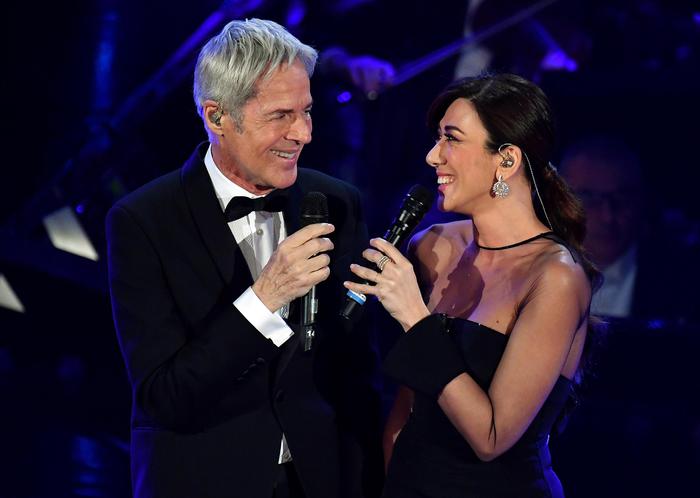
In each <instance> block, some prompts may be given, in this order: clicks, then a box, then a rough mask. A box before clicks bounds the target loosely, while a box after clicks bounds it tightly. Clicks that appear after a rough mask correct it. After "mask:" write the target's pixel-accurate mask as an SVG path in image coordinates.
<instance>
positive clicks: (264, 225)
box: [204, 146, 294, 463]
mask: <svg viewBox="0 0 700 498" xmlns="http://www.w3.org/2000/svg"><path fill="white" fill-rule="evenodd" d="M204 164H205V165H206V168H207V172H208V173H209V177H210V178H211V181H212V184H213V185H214V191H215V192H216V198H217V199H218V200H219V205H220V206H221V209H222V210H225V209H226V205H227V204H228V203H229V201H230V200H231V199H232V198H234V197H236V196H243V197H249V198H256V197H261V196H259V195H255V194H252V193H250V192H248V191H247V190H245V189H244V188H243V187H241V186H239V185H236V184H235V183H233V182H232V181H231V180H229V179H228V178H226V176H224V174H223V173H222V172H221V170H219V168H218V167H217V166H216V163H215V162H214V157H213V156H212V153H211V146H209V149H208V150H207V154H206V156H205V157H204ZM228 226H229V228H230V229H231V233H232V234H233V237H234V238H235V239H236V243H237V244H238V246H239V247H240V248H241V252H242V253H243V257H244V258H245V261H246V263H247V264H248V268H249V269H250V273H251V275H252V276H253V280H256V279H257V278H258V277H259V276H260V272H261V271H262V269H263V268H264V267H265V265H266V264H267V262H268V261H269V259H270V256H272V253H273V252H274V250H275V249H276V248H277V246H278V245H279V243H280V242H282V241H283V240H284V238H285V237H286V236H287V231H286V228H285V226H284V217H283V216H282V213H281V212H278V213H268V212H265V211H253V212H251V213H250V214H248V215H247V216H244V217H242V218H239V219H237V220H234V221H232V222H230V223H229V224H228ZM233 305H234V306H235V307H236V308H237V309H238V311H240V312H241V314H242V315H243V316H244V317H245V318H246V320H248V321H249V322H250V323H251V324H252V325H253V326H254V327H255V328H256V329H257V330H258V331H259V332H260V333H261V334H262V335H264V336H265V337H266V338H268V339H270V340H271V341H272V342H273V343H274V344H275V345H276V346H278V347H279V346H281V345H282V344H284V343H285V342H286V341H287V340H288V339H289V338H290V337H292V335H294V332H293V331H292V329H291V328H289V326H288V325H287V323H286V322H285V321H284V318H286V315H287V309H288V307H287V306H283V307H282V308H280V309H279V310H276V311H275V312H274V313H273V312H271V311H270V310H269V309H267V307H266V306H265V305H264V304H263V303H262V301H260V298H258V296H257V295H256V294H255V292H253V289H252V288H251V287H248V288H247V289H246V290H245V291H244V292H243V294H241V295H240V296H239V297H238V298H237V299H236V300H235V301H234V302H233ZM283 317H284V318H283ZM291 459H292V458H291V455H290V453H289V448H288V446H287V441H286V439H285V437H284V435H283V436H282V443H281V448H280V457H279V463H285V462H288V461H291Z"/></svg>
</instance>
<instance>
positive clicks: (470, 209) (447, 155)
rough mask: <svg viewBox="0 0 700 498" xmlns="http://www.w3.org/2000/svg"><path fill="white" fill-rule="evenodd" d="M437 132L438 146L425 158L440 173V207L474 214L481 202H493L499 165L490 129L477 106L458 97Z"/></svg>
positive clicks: (448, 109) (438, 176) (438, 174)
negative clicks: (491, 148)
mask: <svg viewBox="0 0 700 498" xmlns="http://www.w3.org/2000/svg"><path fill="white" fill-rule="evenodd" d="M437 133H438V139H437V141H436V143H435V146H433V148H432V149H430V152H428V155H427V156H426V158H425V159H426V161H427V162H428V164H429V165H430V166H432V167H434V168H435V172H436V173H437V183H438V191H439V195H438V207H439V208H440V210H441V211H454V212H458V213H462V214H473V213H474V210H475V209H478V206H479V205H482V204H486V203H488V202H489V201H491V202H492V198H491V185H492V184H493V179H494V171H495V168H496V166H497V164H498V163H497V160H496V159H495V157H494V156H495V155H494V154H492V153H491V152H489V151H488V150H487V149H486V139H487V133H486V129H484V126H483V125H482V124H481V120H480V119H479V115H478V114H477V112H476V109H474V105H473V104H472V103H471V102H470V101H468V100H466V99H457V100H455V101H454V102H453V103H452V104H451V105H450V107H448V108H447V111H446V112H445V115H444V116H443V117H442V120H440V124H439V129H438V130H437Z"/></svg>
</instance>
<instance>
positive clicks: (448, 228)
mask: <svg viewBox="0 0 700 498" xmlns="http://www.w3.org/2000/svg"><path fill="white" fill-rule="evenodd" d="M473 238H474V235H473V230H472V222H471V220H459V221H451V222H449V223H436V224H434V225H430V226H429V227H428V228H426V229H424V230H421V231H420V232H418V233H416V234H415V235H414V236H413V238H412V239H411V242H410V243H409V250H410V251H411V252H412V253H414V254H417V255H419V254H421V253H422V252H424V251H434V250H436V249H438V250H439V249H441V248H447V247H452V246H454V245H460V246H466V245H468V244H469V243H471V241H472V239H473Z"/></svg>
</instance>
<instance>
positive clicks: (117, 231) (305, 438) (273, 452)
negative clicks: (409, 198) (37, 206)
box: [107, 144, 382, 498]
mask: <svg viewBox="0 0 700 498" xmlns="http://www.w3.org/2000/svg"><path fill="white" fill-rule="evenodd" d="M205 152H206V144H205V145H203V146H200V147H199V148H198V150H197V151H195V153H194V154H193V155H192V157H191V158H190V159H189V160H188V161H187V162H186V163H185V165H184V166H183V167H182V168H181V169H180V170H177V171H174V172H172V173H170V174H167V175H165V176H163V177H161V178H159V179H157V180H155V181H153V182H151V183H149V184H147V185H146V186H144V187H142V188H140V189H138V190H137V191H135V192H133V193H131V194H130V195H128V196H126V197H125V198H123V199H121V200H120V201H118V202H117V203H116V204H115V206H114V207H113V208H112V209H111V210H110V212H109V213H108V215H107V238H108V247H109V279H110V290H111V296H112V306H113V314H114V322H115V326H116V330H117V335H118V338H119V342H120V347H121V350H122V354H123V357H124V360H125V363H126V367H127V370H128V375H129V380H130V383H131V386H132V392H133V410H132V421H131V434H132V439H131V453H132V484H133V489H134V496H135V497H136V498H152V497H163V498H179V497H182V498H207V497H209V498H226V497H231V498H234V497H236V498H258V497H260V498H269V497H270V496H271V494H272V483H273V481H274V478H275V475H276V472H277V466H278V463H277V462H278V457H279V451H280V441H281V438H282V432H283V431H284V434H285V436H286V438H287V441H288V443H289V447H290V450H291V453H292V457H293V460H294V466H295V468H296V470H297V472H298V474H299V476H300V479H301V482H302V484H303V487H304V490H305V492H306V494H307V496H308V497H309V498H333V497H336V496H344V497H345V496H348V497H359V496H363V494H364V495H365V496H371V495H374V494H375V493H377V491H378V488H379V486H380V483H379V481H380V477H379V476H380V475H381V472H382V470H381V455H380V451H379V445H380V435H379V434H380V427H379V422H378V417H375V414H378V412H379V404H378V398H377V397H375V396H374V393H373V391H372V390H371V388H370V381H371V376H372V375H373V371H374V370H373V369H374V365H375V361H374V360H375V355H374V353H373V352H372V350H371V348H370V347H369V340H368V336H369V333H368V330H367V328H366V327H364V326H361V327H357V326H356V327H354V330H353V331H352V333H351V332H350V330H349V326H348V324H346V323H344V322H343V321H342V320H341V319H340V318H338V310H339V307H340V303H341V300H342V299H343V295H344V291H343V287H342V281H343V280H346V279H350V278H352V276H351V274H350V272H349V268H348V267H349V264H350V263H351V262H352V261H353V260H356V261H359V258H360V256H359V254H360V252H361V250H362V248H363V247H364V246H365V245H366V244H367V234H366V227H365V224H364V222H363V219H362V217H361V213H360V205H359V194H358V192H357V190H356V189H355V188H354V187H351V186H350V185H348V184H346V183H343V182H341V181H339V180H336V179H333V178H331V177H329V176H326V175H324V174H321V173H319V172H316V171H312V170H304V169H299V175H298V178H297V181H296V183H295V184H294V185H293V186H292V187H290V189H289V195H290V203H289V207H288V209H287V210H285V212H284V219H285V224H286V227H287V233H288V234H291V233H293V232H295V231H296V230H297V229H298V228H299V208H300V202H301V199H302V197H303V196H304V194H305V193H306V192H308V191H320V192H323V193H325V194H326V196H327V198H328V208H329V213H330V222H331V223H333V224H334V225H335V227H336V230H335V232H334V233H333V234H332V235H331V239H332V240H333V242H334V244H335V248H334V250H333V251H332V252H331V253H330V256H331V265H330V269H331V276H330V277H329V279H328V280H326V281H325V282H323V283H322V284H320V285H319V286H318V287H317V295H318V296H320V298H319V300H320V303H319V308H320V311H319V315H320V316H319V330H318V331H317V335H316V340H315V343H314V347H313V349H312V351H311V352H308V353H304V352H303V351H302V349H301V348H299V345H300V341H299V338H298V335H297V334H295V335H294V336H293V337H292V338H290V339H289V340H288V341H287V342H286V343H285V344H284V345H283V346H282V347H280V348H278V347H277V346H275V345H274V344H273V343H272V342H271V341H270V340H268V339H266V338H265V337H264V336H263V335H262V334H261V333H260V332H258V331H257V330H256V329H255V328H254V327H253V326H252V325H251V324H250V323H249V322H248V321H247V320H246V319H245V318H244V317H243V315H242V314H241V313H240V312H239V311H238V310H237V309H236V308H235V307H234V306H233V304H232V303H233V301H234V300H235V299H236V298H237V297H238V296H239V295H240V294H241V293H242V292H243V291H244V290H245V289H246V288H247V287H248V286H250V285H251V284H252V283H253V280H252V277H251V274H250V271H249V270H248V267H247V265H246V262H245V259H244V258H243V255H242V253H241V251H240V249H239V248H238V246H237V244H236V242H235V239H234V238H233V235H232V234H231V231H230V229H229V227H228V226H227V223H226V221H225V219H224V214H223V212H222V209H221V207H220V205H219V203H218V200H217V199H216V195H215V192H214V188H213V186H212V184H211V181H210V178H209V176H208V174H207V171H206V167H205V165H204V162H203V156H204V153H205ZM293 316H294V313H292V318H290V320H289V322H290V324H293V321H294V320H293ZM363 487H364V490H363Z"/></svg>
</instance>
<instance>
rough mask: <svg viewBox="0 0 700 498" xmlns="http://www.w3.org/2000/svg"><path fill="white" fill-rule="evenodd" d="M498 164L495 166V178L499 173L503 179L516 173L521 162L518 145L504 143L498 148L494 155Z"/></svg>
mask: <svg viewBox="0 0 700 498" xmlns="http://www.w3.org/2000/svg"><path fill="white" fill-rule="evenodd" d="M496 160H497V161H498V165H497V167H496V178H499V177H500V176H501V175H502V176H503V179H508V178H510V177H512V176H513V175H514V174H515V173H517V172H518V171H519V170H520V168H521V167H522V164H523V155H522V151H521V150H520V147H518V146H517V145H513V144H511V143H504V144H502V145H501V146H500V147H499V148H498V155H497V156H496Z"/></svg>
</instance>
